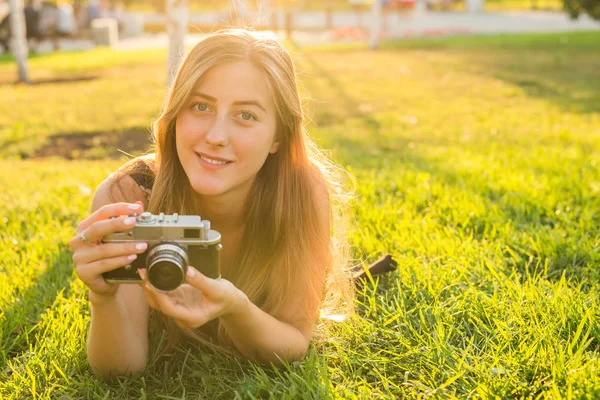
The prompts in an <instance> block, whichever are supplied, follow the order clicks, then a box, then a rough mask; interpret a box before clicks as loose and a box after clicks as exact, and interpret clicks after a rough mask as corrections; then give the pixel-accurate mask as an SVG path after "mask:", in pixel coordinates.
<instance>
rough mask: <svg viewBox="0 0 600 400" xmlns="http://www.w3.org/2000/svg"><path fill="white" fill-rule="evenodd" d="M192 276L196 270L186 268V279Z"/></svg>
mask: <svg viewBox="0 0 600 400" xmlns="http://www.w3.org/2000/svg"><path fill="white" fill-rule="evenodd" d="M194 275H196V270H195V269H194V267H188V270H187V276H188V278H193V277H194Z"/></svg>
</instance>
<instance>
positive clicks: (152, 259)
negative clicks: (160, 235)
mask: <svg viewBox="0 0 600 400" xmlns="http://www.w3.org/2000/svg"><path fill="white" fill-rule="evenodd" d="M146 265H147V266H148V280H149V281H150V284H151V285H152V286H154V287H155V288H156V289H157V290H160V291H163V292H168V291H171V290H174V289H176V288H177V287H178V286H179V285H181V284H182V283H183V282H184V280H185V273H186V271H187V265H188V256H187V253H186V252H185V250H184V249H182V248H181V247H179V246H177V245H174V244H159V245H158V246H156V247H155V248H153V249H152V250H151V251H150V252H149V253H148V257H147V258H146Z"/></svg>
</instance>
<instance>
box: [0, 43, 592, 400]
mask: <svg viewBox="0 0 600 400" xmlns="http://www.w3.org/2000/svg"><path fill="white" fill-rule="evenodd" d="M599 41H600V34H598V33H577V34H561V35H507V36H489V37H470V38H454V39H435V40H415V41H403V42H396V43H386V44H385V45H384V46H383V48H382V49H381V50H379V51H377V52H368V51H366V50H364V49H362V48H360V47H353V46H347V47H340V48H335V49H333V48H329V49H328V48H313V49H299V48H295V47H293V46H290V49H291V50H292V51H293V52H294V54H295V58H296V62H297V66H298V72H299V79H300V83H301V85H302V93H303V96H304V97H305V98H306V100H305V102H306V105H307V117H308V118H309V123H308V129H309V131H310V132H311V134H312V135H313V136H314V137H315V138H316V140H317V141H318V142H319V143H320V144H321V145H322V146H324V147H326V148H328V149H331V152H332V154H333V155H334V157H335V159H336V160H338V161H339V162H341V163H342V164H343V165H344V166H346V168H348V169H349V170H350V171H351V172H352V173H353V174H354V175H355V176H356V177H357V178H358V183H359V186H358V191H359V196H358V198H357V202H356V204H355V206H354V207H353V210H352V216H353V218H354V219H355V222H354V224H353V226H354V228H353V230H352V232H351V236H350V239H351V242H352V245H353V248H354V250H355V256H356V258H357V260H358V261H357V262H364V263H367V262H370V261H373V260H374V259H376V258H378V257H379V256H380V255H381V254H385V253H391V254H393V255H395V257H396V259H397V260H398V261H399V269H398V271H397V272H396V273H393V274H390V275H389V276H385V277H383V278H380V279H377V280H376V281H375V282H372V283H369V284H367V285H366V286H365V288H364V289H363V290H361V291H360V292H359V293H358V296H357V299H356V304H357V309H358V315H357V316H356V317H355V318H354V319H353V321H352V323H344V324H339V325H336V326H334V327H333V328H332V339H331V340H330V341H328V342H327V343H325V344H324V345H323V346H321V347H320V348H315V347H313V348H311V351H310V353H309V355H308V357H307V359H306V360H304V361H302V362H295V363H293V364H292V365H290V366H288V367H287V368H284V369H283V370H281V371H279V370H275V369H270V368H265V369H262V368H259V367H256V366H253V365H251V364H249V363H245V362H237V361H235V360H232V359H229V358H225V357H223V356H220V355H217V354H214V353H213V352H211V351H209V350H206V349H203V348H195V347H192V348H185V347H181V348H179V349H178V350H177V351H175V352H174V353H172V354H169V355H167V356H166V357H164V358H161V359H156V357H155V355H153V356H152V361H151V363H150V366H149V368H148V371H147V372H146V374H145V375H144V377H143V378H142V379H138V380H136V379H126V378H123V379H122V380H121V381H120V382H119V383H115V384H111V385H109V384H104V383H102V382H99V381H97V380H95V379H94V378H93V377H92V375H91V373H90V370H89V367H88V365H87V363H86V359H85V337H86V332H87V324H88V323H89V313H88V305H87V302H86V293H85V290H84V287H83V285H82V284H81V283H80V282H79V281H78V280H77V279H76V277H75V275H74V274H73V270H72V265H71V253H70V251H69V249H68V245H67V243H68V241H69V239H70V238H71V237H72V235H73V233H74V227H75V226H76V223H77V221H79V220H80V219H82V218H84V217H85V216H86V215H87V210H88V208H89V203H90V199H91V193H92V191H93V189H94V188H95V186H96V185H97V184H98V183H99V182H100V181H101V180H102V179H103V178H104V177H105V176H106V175H107V174H109V173H110V172H111V171H112V170H114V168H116V167H117V166H118V165H120V163H122V162H123V160H124V159H125V158H124V156H123V155H122V154H121V153H119V152H118V151H117V148H120V149H124V150H127V151H128V152H130V153H132V154H134V155H137V154H141V153H142V152H143V151H144V150H145V148H144V143H145V142H144V140H145V138H146V137H147V134H148V131H147V129H148V126H149V125H150V123H151V120H152V118H153V117H154V116H155V115H156V113H157V112H158V108H159V106H160V104H161V101H162V95H163V94H164V78H165V76H164V75H165V74H164V63H163V61H162V57H163V54H162V53H160V52H139V53H130V54H124V53H111V52H107V51H106V50H101V51H92V52H88V53H79V54H69V55H66V54H54V55H48V56H40V57H38V58H36V59H34V60H32V61H31V63H30V66H31V70H32V71H31V73H32V77H33V79H34V80H37V81H38V82H41V83H39V84H37V85H33V86H30V87H27V86H23V85H13V84H12V83H10V82H12V79H13V78H12V77H13V76H15V74H16V72H15V70H14V66H13V65H12V64H11V63H10V62H9V61H8V60H6V59H4V60H0V76H1V77H2V80H3V81H2V83H0V143H1V144H2V145H1V146H0V157H1V158H0V187H2V188H3V190H2V191H0V207H1V208H2V210H3V212H2V215H1V216H0V259H1V260H2V262H1V263H0V342H1V343H2V345H1V347H0V398H7V399H17V398H18V399H20V398H60V396H62V395H64V396H67V398H84V397H85V398H87V397H91V398H125V397H133V398H157V399H158V398H163V399H165V398H184V397H185V398H196V397H198V396H200V397H204V398H234V397H238V398H286V397H287V398H303V399H304V398H329V397H332V398H339V397H344V398H398V397H420V398H429V397H434V398H453V397H458V398H465V397H483V398H490V397H491V398H493V397H495V396H497V397H498V398H561V397H565V398H595V397H598V396H600V361H599V360H600V358H599V355H600V348H599V345H600V326H599V324H598V318H599V317H600V305H599V304H600V273H599V271H598V264H599V262H600V230H599V228H598V227H599V226H600V195H599V192H600V171H599V169H598V167H599V165H600V147H599V145H600V70H599V69H598V68H596V67H595V66H597V65H600V54H599V53H598V52H597V51H595V48H596V47H595V46H594V43H598V42H599ZM73 77H78V78H80V80H78V81H71V82H67V81H64V80H66V79H72V78H73ZM86 77H87V78H88V79H87V80H85V79H83V78H86ZM309 98H310V100H309ZM128 140H129V142H128ZM49 154H56V155H60V157H55V158H47V157H46V156H47V155H49ZM41 156H44V157H41ZM65 158H69V159H65ZM152 340H153V348H160V347H161V346H162V344H161V332H160V331H158V330H157V331H154V333H153V338H152Z"/></svg>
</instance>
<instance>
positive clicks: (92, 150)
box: [21, 128, 152, 160]
mask: <svg viewBox="0 0 600 400" xmlns="http://www.w3.org/2000/svg"><path fill="white" fill-rule="evenodd" d="M150 139H151V134H150V132H149V131H148V130H147V129H143V128H132V129H128V130H125V131H121V132H99V131H97V132H91V133H78V132H69V133H57V134H55V135H52V136H49V137H47V138H46V143H45V144H44V145H42V146H41V147H39V148H38V149H36V150H35V151H34V152H32V153H31V154H21V156H22V158H23V159H28V158H43V157H61V158H64V159H67V160H74V159H88V160H94V159H105V158H114V159H116V158H120V157H121V156H122V155H123V153H132V154H139V153H143V152H146V151H147V150H149V149H150V146H151V144H152V142H151V140H150Z"/></svg>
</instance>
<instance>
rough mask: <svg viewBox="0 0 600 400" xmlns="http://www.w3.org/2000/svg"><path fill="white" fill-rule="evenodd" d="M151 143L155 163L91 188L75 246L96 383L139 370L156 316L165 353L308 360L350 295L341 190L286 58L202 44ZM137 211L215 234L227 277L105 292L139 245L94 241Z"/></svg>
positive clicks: (231, 41) (241, 38) (131, 166)
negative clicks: (171, 347) (167, 340)
mask: <svg viewBox="0 0 600 400" xmlns="http://www.w3.org/2000/svg"><path fill="white" fill-rule="evenodd" d="M153 138H154V142H155V143H154V144H155V146H154V147H155V149H154V150H155V153H154V154H150V155H146V156H143V157H139V158H137V159H134V160H132V161H130V162H129V163H127V164H126V165H124V166H123V167H122V168H120V169H119V170H118V171H117V172H116V173H114V174H112V175H111V176H110V177H108V178H107V179H106V180H105V181H104V182H102V183H101V184H100V186H99V187H98V189H97V191H96V193H95V195H94V199H93V203H92V214H91V215H90V216H89V217H88V218H87V219H85V220H83V221H82V222H81V223H80V224H79V226H78V228H77V235H76V236H75V237H74V238H73V239H72V240H71V242H70V245H71V249H72V250H73V252H74V254H73V262H74V264H75V266H76V272H77V275H78V276H79V278H80V279H81V280H82V281H83V282H84V283H85V284H86V285H87V286H88V287H89V300H90V303H91V326H90V331H89V337H88V347H87V351H88V359H89V361H90V364H91V366H92V367H93V369H94V370H95V371H96V372H97V373H99V374H102V375H103V376H112V375H113V374H129V373H135V372H137V371H140V370H142V369H143V368H144V367H145V365H146V362H147V358H148V354H149V349H148V320H149V315H150V310H151V309H155V310H158V311H159V312H160V314H161V315H162V316H164V318H166V319H167V321H169V323H170V324H171V328H173V329H170V335H173V336H171V339H173V340H172V342H174V343H176V342H177V340H178V339H180V338H181V337H182V336H183V337H192V338H195V339H197V340H200V341H204V342H210V343H215V344H216V345H218V346H219V347H220V348H224V349H230V350H231V351H233V352H235V354H239V355H241V356H244V357H246V358H248V359H251V360H255V361H257V362H260V363H270V362H273V363H275V364H277V363H279V362H280V361H281V360H288V361H291V360H297V359H301V358H303V357H304V355H305V354H306V351H307V348H308V345H309V341H310V340H311V338H313V335H314V333H315V330H314V328H315V323H316V322H317V321H318V320H319V316H320V313H323V312H332V311H333V310H336V311H337V313H339V312H340V308H342V311H341V312H342V313H344V314H347V313H350V312H351V311H352V306H353V282H352V279H351V274H350V271H349V269H348V268H347V266H348V264H347V254H348V253H347V251H346V250H347V246H346V245H345V243H346V242H345V241H344V235H343V233H344V230H343V227H342V228H341V227H340V225H339V223H340V222H342V221H343V220H344V219H343V213H341V212H339V211H340V208H339V207H340V205H342V204H343V200H344V198H346V197H345V193H347V190H346V187H347V186H346V185H345V182H348V180H347V176H346V177H345V178H343V177H344V175H343V170H342V169H340V168H337V167H336V166H335V165H334V164H333V163H331V162H330V161H328V159H327V158H326V157H325V156H324V155H323V154H322V153H321V152H319V150H318V148H317V147H316V146H315V145H314V143H313V142H312V141H311V140H310V138H309V137H308V136H307V134H306V132H305V130H304V127H303V112H302V107H301V99H300V96H299V94H298V87H297V83H296V75H295V69H294V65H293V63H292V59H291V58H290V55H289V53H288V52H287V51H286V49H285V48H284V47H283V46H282V45H281V44H280V43H278V42H277V41H275V40H271V39H266V38H264V37H261V36H258V35H257V34H255V33H253V32H249V31H246V30H242V29H233V30H225V31H220V32H217V33H214V34H212V35H210V36H208V37H206V38H205V39H203V40H202V41H201V42H200V43H198V44H197V45H196V46H195V47H194V48H193V49H192V50H191V52H190V53H189V54H188V56H187V57H186V59H185V60H184V61H183V63H182V64H181V66H180V68H179V70H178V72H177V76H176V79H175V81H174V83H173V85H172V87H171V89H170V91H169V93H168V94H167V97H166V101H165V104H164V106H163V110H162V113H161V115H160V116H159V118H158V119H157V120H156V122H155V123H154V125H153ZM143 211H150V212H152V213H155V214H158V213H160V212H164V213H167V214H170V213H179V214H192V215H200V216H201V217H202V218H203V219H208V220H209V221H211V229H214V230H217V231H218V232H220V233H221V236H222V240H221V243H222V245H223V249H222V252H221V276H222V277H221V278H220V279H210V278H208V277H205V276H204V275H202V274H201V273H200V271H198V270H197V269H195V268H193V267H194V266H191V268H189V273H188V276H187V277H186V284H184V285H182V286H180V287H179V288H178V289H176V290H174V291H172V292H170V293H161V292H157V291H155V290H153V289H152V288H151V287H150V286H149V285H148V284H147V283H146V282H144V283H143V284H140V285H112V284H108V283H106V282H105V281H104V280H103V278H102V273H103V272H106V271H109V270H112V269H115V268H118V267H121V266H124V265H127V264H129V263H131V261H132V260H133V259H135V258H136V257H137V254H139V253H142V252H143V251H144V250H145V249H146V248H147V244H146V243H137V244H131V243H129V244H114V243H110V244H109V243H106V244H103V243H102V238H103V237H104V236H106V235H108V234H111V233H114V232H121V231H126V230H129V229H131V227H132V224H133V223H134V222H135V221H134V219H133V218H131V217H127V215H129V214H131V213H133V212H135V213H138V214H139V213H141V212H143ZM113 216H119V218H109V217H113ZM144 272H145V271H144V270H141V276H142V277H143V278H144V279H145V273H144ZM178 332H179V333H181V335H177V333H178Z"/></svg>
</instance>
